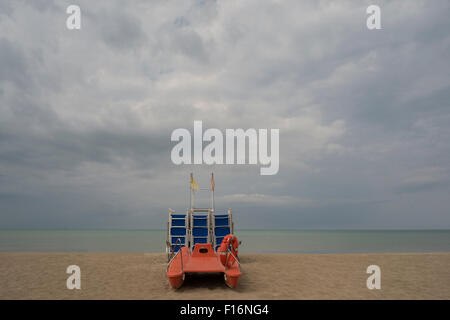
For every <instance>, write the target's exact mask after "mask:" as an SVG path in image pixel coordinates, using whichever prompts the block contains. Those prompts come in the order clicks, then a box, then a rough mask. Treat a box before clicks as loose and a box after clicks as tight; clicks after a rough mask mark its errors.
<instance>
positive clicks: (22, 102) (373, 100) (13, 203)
mask: <svg viewBox="0 0 450 320" xmlns="http://www.w3.org/2000/svg"><path fill="white" fill-rule="evenodd" d="M69 4H72V3H70V2H68V1H55V2H52V1H2V3H1V4H0V227H1V228H155V229H159V228H164V227H165V221H166V218H167V207H171V208H173V209H177V210H181V211H183V210H185V209H186V207H187V206H188V205H189V194H188V180H189V173H190V172H194V173H195V176H196V177H197V179H198V182H199V184H200V187H207V186H208V185H209V180H208V179H209V177H208V175H209V173H210V172H211V171H214V172H215V174H216V191H217V195H216V204H217V207H218V209H221V208H222V209H226V208H228V207H231V208H233V209H234V210H235V219H236V226H237V227H238V228H450V212H449V210H448V208H449V207H450V200H449V197H448V194H449V192H450V174H449V173H450V165H449V164H450V144H449V142H448V141H449V138H450V126H449V123H450V103H449V101H450V63H449V61H450V50H449V49H450V33H449V30H450V20H449V19H448V15H449V13H450V4H449V2H448V1H445V0H442V1H433V2H428V1H427V2H424V1H418V0H417V1H408V2H405V1H381V2H380V4H379V5H380V7H381V10H382V11H381V12H382V30H375V31H369V30H368V29H367V28H366V13H365V9H366V7H367V6H368V5H369V4H371V3H369V1H362V2H360V3H355V2H354V1H312V0H311V1H301V2H300V1H266V2H264V3H261V1H256V0H255V1H245V2H243V1H206V0H203V1H194V0H192V1H182V2H180V1H152V2H151V3H148V2H147V1H134V2H129V1H94V2H93V1H79V3H78V5H79V6H80V7H81V12H82V29H81V30H79V31H71V30H67V29H66V27H65V20H66V18H67V14H66V13H65V10H66V7H67V6H68V5H69ZM194 120H202V121H203V125H204V127H205V129H206V128H218V129H220V130H225V129H226V128H244V129H246V128H268V129H270V128H279V129H280V171H279V173H278V174H277V175H275V176H260V175H259V166H250V165H243V166H242V165H241V166H237V165H234V166H233V165H222V166H219V165H216V166H206V165H197V166H194V165H192V166H175V165H173V164H172V163H171V161H170V151H171V148H172V147H173V145H174V143H171V142H170V134H171V132H172V131H173V130H174V129H176V128H187V129H189V130H191V131H192V126H193V121H194ZM202 197H203V198H202ZM207 200H208V197H207V194H205V195H201V196H200V200H199V201H207ZM255 221H256V222H255Z"/></svg>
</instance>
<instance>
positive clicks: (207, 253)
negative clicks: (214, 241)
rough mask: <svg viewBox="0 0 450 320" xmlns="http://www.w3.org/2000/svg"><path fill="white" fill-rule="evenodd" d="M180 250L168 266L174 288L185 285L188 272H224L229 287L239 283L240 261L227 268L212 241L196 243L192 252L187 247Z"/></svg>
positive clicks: (168, 273) (168, 274) (169, 276)
mask: <svg viewBox="0 0 450 320" xmlns="http://www.w3.org/2000/svg"><path fill="white" fill-rule="evenodd" d="M180 251H181V252H180V253H178V254H177V255H176V256H175V258H174V259H173V260H172V261H171V262H170V264H169V266H168V268H167V274H166V276H167V278H168V279H169V283H170V286H171V287H172V288H174V289H178V288H180V287H181V286H182V285H183V283H184V279H185V274H186V273H223V274H224V279H225V283H226V285H227V286H228V287H230V288H235V287H236V286H237V285H238V283H239V277H240V276H241V272H240V269H239V264H238V262H234V263H233V265H232V266H231V267H230V268H226V269H225V266H224V265H223V264H222V263H221V261H220V259H219V257H218V255H217V254H216V253H215V252H214V250H213V247H212V245H211V244H210V243H205V244H196V245H195V247H194V251H193V252H192V253H191V252H190V251H189V249H188V248H187V247H182V248H181V250H180Z"/></svg>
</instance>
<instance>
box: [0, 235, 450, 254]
mask: <svg viewBox="0 0 450 320" xmlns="http://www.w3.org/2000/svg"><path fill="white" fill-rule="evenodd" d="M235 234H236V236H237V237H238V239H239V240H240V241H241V242H242V243H241V246H240V247H239V252H240V253H318V254H326V253H413V252H416V253H421V252H450V230H235ZM165 250H166V231H165V230H0V252H117V253H139V252H143V253H163V252H165Z"/></svg>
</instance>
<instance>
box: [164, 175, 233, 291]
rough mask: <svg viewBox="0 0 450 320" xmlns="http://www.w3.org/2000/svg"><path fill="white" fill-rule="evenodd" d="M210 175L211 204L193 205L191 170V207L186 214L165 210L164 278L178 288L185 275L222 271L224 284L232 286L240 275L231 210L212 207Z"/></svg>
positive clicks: (195, 190)
mask: <svg viewBox="0 0 450 320" xmlns="http://www.w3.org/2000/svg"><path fill="white" fill-rule="evenodd" d="M214 188H215V183H214V174H211V188H210V189H202V190H208V191H210V192H211V193H210V195H211V206H210V207H209V208H197V207H195V206H194V202H195V200H194V199H195V192H197V191H198V190H200V189H199V188H198V185H197V182H196V181H195V180H194V177H193V175H192V173H191V177H190V189H191V207H190V209H189V210H188V211H187V213H186V214H182V213H176V212H175V211H174V210H172V209H169V221H168V222H167V239H166V252H167V258H168V261H169V263H168V265H167V272H166V275H167V278H169V283H170V285H171V286H172V287H173V288H179V287H181V285H182V284H183V282H184V279H185V276H186V274H189V273H190V274H192V273H222V274H223V275H224V278H225V283H226V284H227V285H228V286H229V287H230V288H234V287H236V286H237V284H238V282H239V277H240V276H241V270H240V263H239V258H238V247H239V244H240V243H239V242H238V240H237V238H236V236H235V235H234V234H233V229H234V223H233V217H232V212H231V209H228V212H227V213H218V212H216V210H215V209H214Z"/></svg>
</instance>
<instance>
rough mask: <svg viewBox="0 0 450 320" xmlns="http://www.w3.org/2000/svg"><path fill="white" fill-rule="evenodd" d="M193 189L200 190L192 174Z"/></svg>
mask: <svg viewBox="0 0 450 320" xmlns="http://www.w3.org/2000/svg"><path fill="white" fill-rule="evenodd" d="M191 189H192V190H198V184H197V182H195V180H194V176H193V175H192V173H191Z"/></svg>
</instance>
